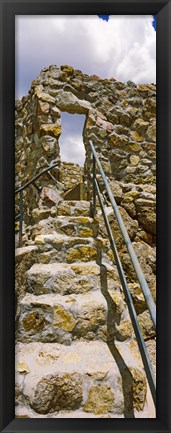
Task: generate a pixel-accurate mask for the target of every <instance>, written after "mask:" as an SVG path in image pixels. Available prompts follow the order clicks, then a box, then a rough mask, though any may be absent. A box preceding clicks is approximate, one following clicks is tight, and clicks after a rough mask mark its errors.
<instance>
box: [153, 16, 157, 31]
mask: <svg viewBox="0 0 171 433" xmlns="http://www.w3.org/2000/svg"><path fill="white" fill-rule="evenodd" d="M152 26H153V27H154V30H156V15H153V22H152Z"/></svg>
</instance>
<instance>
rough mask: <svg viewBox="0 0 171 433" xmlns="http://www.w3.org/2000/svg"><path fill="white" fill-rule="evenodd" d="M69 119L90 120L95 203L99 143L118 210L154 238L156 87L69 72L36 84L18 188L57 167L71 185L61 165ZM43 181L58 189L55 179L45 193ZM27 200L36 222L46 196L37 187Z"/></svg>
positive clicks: (21, 140) (25, 106)
mask: <svg viewBox="0 0 171 433" xmlns="http://www.w3.org/2000/svg"><path fill="white" fill-rule="evenodd" d="M61 111H65V112H68V113H71V114H72V113H78V114H85V119H86V121H85V125H84V131H83V141H84V144H85V150H86V159H85V165H84V181H85V191H86V193H87V196H88V198H89V191H90V189H91V182H90V170H91V167H92V161H91V153H90V149H89V145H88V140H89V139H92V141H93V143H94V145H95V148H96V151H97V153H98V155H99V157H100V160H101V163H102V166H103V168H104V171H105V174H106V175H107V177H108V179H109V180H110V181H111V187H112V189H113V192H114V193H115V196H116V200H117V202H118V203H120V204H121V206H122V207H124V208H125V209H126V210H127V212H128V213H129V214H130V216H131V217H132V218H137V220H138V222H139V223H140V225H141V226H142V227H143V229H144V230H145V231H147V232H148V233H149V234H150V235H152V236H154V235H155V209H154V203H155V184H156V179H155V171H156V159H155V158H156V152H155V150H156V145H155V142H156V137H155V120H156V117H155V112H156V88H155V86H154V85H152V84H148V85H139V86H136V85H135V84H134V83H132V82H128V83H127V84H123V83H121V82H119V81H117V80H116V79H115V78H111V79H101V78H99V77H97V76H95V75H93V76H88V75H86V74H83V73H82V72H81V71H79V70H74V69H73V68H72V67H69V66H61V67H60V68H58V67H57V66H53V65H52V66H50V67H49V68H44V69H43V70H42V71H41V73H40V75H39V77H38V78H37V79H36V80H34V81H33V82H32V85H31V89H30V91H29V94H28V96H25V97H23V98H22V100H21V101H16V188H17V187H19V186H20V185H22V184H24V183H25V182H27V181H28V180H29V179H30V178H32V177H33V176H34V175H35V174H37V173H38V172H39V171H40V170H41V169H42V168H44V167H46V166H48V165H50V164H52V163H55V162H58V165H59V166H58V167H57V168H55V169H53V170H52V172H51V173H52V175H53V177H54V178H56V180H57V181H59V179H63V178H64V171H66V165H65V164H64V163H63V164H62V165H61V158H60V148H59V138H60V135H61V132H62V126H61V116H60V112H61ZM74 177H75V173H74ZM42 180H43V183H44V184H46V185H47V184H48V185H53V187H55V183H54V180H53V179H52V178H51V177H50V175H49V174H47V175H44V177H43V179H41V181H38V185H40V184H41V185H42ZM68 183H70V179H69V180H68ZM56 185H58V183H56ZM33 191H34V193H33ZM65 191H66V189H65ZM24 195H25V196H26V203H27V210H26V213H27V214H28V215H29V213H30V217H31V212H30V211H31V210H32V209H33V208H34V207H35V206H36V203H35V202H34V197H35V200H36V197H37V199H38V195H37V192H36V190H35V189H34V188H33V187H30V188H29V189H28V190H27V191H26V192H25V193H24ZM142 206H143V213H142V212H141V208H142Z"/></svg>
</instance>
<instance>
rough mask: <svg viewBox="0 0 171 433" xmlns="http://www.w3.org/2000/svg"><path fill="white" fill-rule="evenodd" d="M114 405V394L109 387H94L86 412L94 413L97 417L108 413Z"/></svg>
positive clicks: (91, 389)
mask: <svg viewBox="0 0 171 433" xmlns="http://www.w3.org/2000/svg"><path fill="white" fill-rule="evenodd" d="M113 403H114V394H113V392H112V390H111V388H110V386H109V385H108V386H105V385H96V386H92V387H91V388H90V391H89V395H88V399H87V401H86V404H85V406H84V411H85V412H93V413H95V414H96V415H98V414H102V413H107V412H109V411H110V410H111V409H112V407H113Z"/></svg>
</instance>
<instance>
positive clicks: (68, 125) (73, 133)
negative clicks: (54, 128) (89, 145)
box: [59, 112, 86, 167]
mask: <svg viewBox="0 0 171 433" xmlns="http://www.w3.org/2000/svg"><path fill="white" fill-rule="evenodd" d="M85 119H86V116H85V115H83V114H70V113H66V112H62V113H61V122H62V134H61V137H60V140H59V146H60V154H61V161H65V162H72V163H74V164H79V165H80V166H81V167H83V166H84V162H85V147H84V143H83V135H82V133H83V128H84V123H85Z"/></svg>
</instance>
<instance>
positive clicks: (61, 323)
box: [17, 290, 122, 345]
mask: <svg viewBox="0 0 171 433" xmlns="http://www.w3.org/2000/svg"><path fill="white" fill-rule="evenodd" d="M121 302H122V299H121ZM114 319H115V320H116V318H115V317H113V320H114ZM111 326H113V324H111ZM108 333H110V329H109V326H108ZM17 338H18V340H19V341H22V342H31V341H41V342H52V341H55V342H58V343H63V344H67V345H68V344H71V342H72V340H76V339H85V340H89V341H90V340H104V341H106V339H107V302H106V299H105V298H104V296H103V295H102V294H101V292H100V290H99V291H96V292H89V293H86V294H80V295H75V294H73V295H65V296H61V295H58V294H51V295H49V294H48V295H40V296H36V295H31V294H26V296H25V297H24V298H23V299H22V300H21V302H20V314H19V318H18V335H17Z"/></svg>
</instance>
